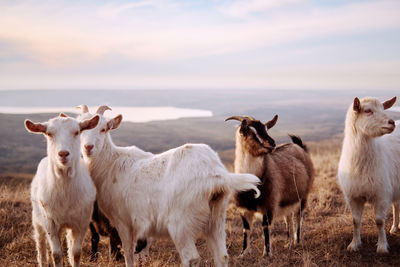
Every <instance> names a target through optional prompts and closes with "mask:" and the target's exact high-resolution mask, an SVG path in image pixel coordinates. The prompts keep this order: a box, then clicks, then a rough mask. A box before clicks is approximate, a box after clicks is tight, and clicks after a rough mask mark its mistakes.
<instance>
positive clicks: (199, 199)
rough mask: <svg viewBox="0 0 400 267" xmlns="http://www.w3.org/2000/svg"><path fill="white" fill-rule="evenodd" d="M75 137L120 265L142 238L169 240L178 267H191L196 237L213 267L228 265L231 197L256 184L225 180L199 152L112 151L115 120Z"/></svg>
mask: <svg viewBox="0 0 400 267" xmlns="http://www.w3.org/2000/svg"><path fill="white" fill-rule="evenodd" d="M107 109H109V108H108V107H106V106H101V107H99V109H98V111H97V113H98V114H99V115H100V122H99V124H98V126H97V127H96V128H94V129H93V130H91V131H87V132H86V133H85V134H84V135H82V137H81V139H82V145H81V147H82V154H83V155H84V159H85V161H86V163H87V164H88V167H89V170H90V173H91V176H92V179H93V181H94V183H95V185H96V188H97V192H98V196H97V201H98V204H99V208H100V209H101V211H102V212H104V213H105V215H106V216H107V217H108V218H109V219H110V221H111V223H112V224H113V225H114V226H115V227H116V228H117V230H118V233H119V235H120V237H121V240H122V247H123V249H124V252H125V263H126V265H127V266H133V261H134V257H133V254H134V245H135V244H136V243H138V244H139V243H141V244H143V243H145V240H146V239H147V238H149V237H161V236H169V237H171V239H172V240H173V242H174V244H175V246H176V249H177V250H178V252H179V255H180V257H181V260H182V263H183V266H184V267H186V266H196V265H198V264H199V262H200V256H199V254H198V252H197V249H196V246H195V240H196V237H197V236H198V235H199V234H204V235H205V237H206V239H207V243H208V246H209V248H210V251H211V253H212V254H213V258H214V262H215V265H216V266H217V267H219V266H227V265H228V253H227V250H226V240H225V239H226V233H225V217H226V209H227V205H228V200H229V196H230V195H231V193H236V192H238V191H246V190H251V189H253V190H254V191H255V192H256V195H255V197H258V196H259V194H260V192H259V190H258V189H257V184H258V183H259V182H260V180H259V179H258V178H257V177H256V176H254V175H251V174H231V173H228V171H227V170H226V168H225V167H224V165H223V164H222V162H221V160H220V159H219V157H218V155H217V154H216V153H215V152H214V151H213V150H212V149H211V148H210V147H209V146H207V145H204V144H186V145H183V146H181V147H177V148H174V149H171V150H168V151H166V152H164V153H161V154H156V155H154V154H152V153H149V152H145V151H143V150H141V149H139V148H137V147H136V146H131V147H117V146H115V145H114V143H113V142H112V139H111V137H110V135H109V131H110V130H112V129H116V128H117V127H118V126H119V125H120V123H121V121H122V116H121V115H118V116H116V117H115V118H113V119H110V120H108V119H106V118H105V117H103V116H102V114H103V113H104V111H105V110H107ZM90 116H92V115H91V114H90V113H88V112H87V113H84V114H82V115H80V119H85V118H87V117H90Z"/></svg>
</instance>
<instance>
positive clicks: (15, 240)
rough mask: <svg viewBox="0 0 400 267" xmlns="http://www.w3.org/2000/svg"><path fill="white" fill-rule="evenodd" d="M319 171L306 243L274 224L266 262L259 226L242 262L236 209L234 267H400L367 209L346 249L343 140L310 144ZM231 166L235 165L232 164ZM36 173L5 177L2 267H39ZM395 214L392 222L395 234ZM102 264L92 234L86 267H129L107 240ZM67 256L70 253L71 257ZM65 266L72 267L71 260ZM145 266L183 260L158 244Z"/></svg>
mask: <svg viewBox="0 0 400 267" xmlns="http://www.w3.org/2000/svg"><path fill="white" fill-rule="evenodd" d="M309 146H310V148H311V152H312V158H313V161H314V165H315V169H316V179H315V183H314V187H313V190H312V193H311V195H310V197H309V202H308V208H307V210H306V213H305V217H304V220H303V237H302V243H301V244H300V245H298V246H296V247H288V246H287V244H288V240H287V238H286V234H285V227H284V223H283V221H281V220H276V221H275V224H274V225H273V230H272V231H273V237H272V238H273V248H274V256H272V257H265V258H263V257H262V250H263V238H262V229H261V223H260V222H259V221H257V222H256V223H255V227H254V229H253V233H252V236H251V237H252V240H253V241H252V242H255V245H256V247H257V249H256V250H253V253H254V254H253V255H249V256H247V257H244V258H243V259H241V258H239V257H238V255H239V253H240V251H241V246H242V223H241V220H240V217H239V212H238V211H237V209H236V208H235V207H233V206H232V205H231V206H230V208H229V210H228V216H227V222H226V226H227V227H226V230H227V247H228V252H229V255H230V264H229V265H230V266H400V236H399V235H394V236H392V235H389V234H388V242H389V245H390V254H389V255H377V254H376V253H375V250H376V241H377V232H376V227H375V224H374V220H373V209H372V208H371V207H370V206H367V208H366V210H365V212H364V216H363V221H362V229H361V238H362V241H363V246H362V249H361V251H360V252H359V253H349V252H347V251H346V246H347V245H348V243H349V242H350V240H351V237H352V235H351V231H352V220H351V214H350V212H349V210H348V209H346V205H345V203H344V199H343V196H342V194H341V192H340V189H339V187H338V184H337V181H336V169H337V163H338V159H339V153H340V140H339V139H334V140H330V141H322V142H318V143H311V144H309ZM228 165H230V166H231V164H228ZM31 178H32V175H31V174H3V175H0V266H35V265H36V252H35V246H34V241H33V239H32V227H31V220H30V216H31V205H30V201H29V185H30V181H31ZM390 225H391V211H390V212H389V215H388V220H387V222H386V230H387V233H389V228H390ZM197 245H198V249H199V252H200V255H201V256H202V259H203V261H202V266H213V263H212V259H211V255H210V253H209V252H208V251H207V245H206V243H205V241H204V240H203V239H199V240H198V242H197ZM99 248H100V256H99V259H98V260H97V262H95V263H91V262H89V253H90V235H89V231H88V234H87V235H86V239H85V242H84V245H83V258H82V266H123V264H122V263H119V264H116V263H115V262H113V261H111V260H110V258H109V256H108V240H106V239H105V238H102V240H101V243H100V246H99ZM65 255H66V254H65ZM64 264H66V265H68V263H67V258H66V256H65V257H64ZM140 265H141V266H179V265H180V260H179V256H178V254H177V252H176V250H175V248H174V245H173V243H172V242H171V241H170V240H162V241H157V242H155V243H154V244H153V245H152V246H151V248H150V259H149V260H148V261H146V262H144V261H143V262H141V263H140Z"/></svg>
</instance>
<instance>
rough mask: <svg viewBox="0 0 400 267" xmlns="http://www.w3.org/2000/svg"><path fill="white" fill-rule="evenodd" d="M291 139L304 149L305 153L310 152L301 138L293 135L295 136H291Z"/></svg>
mask: <svg viewBox="0 0 400 267" xmlns="http://www.w3.org/2000/svg"><path fill="white" fill-rule="evenodd" d="M289 137H290V139H292V142H293V143H294V144H296V145H298V146H299V147H301V148H302V149H304V151H306V152H308V148H307V146H306V145H305V144H304V143H303V141H302V140H301V138H300V137H298V136H297V135H293V134H289Z"/></svg>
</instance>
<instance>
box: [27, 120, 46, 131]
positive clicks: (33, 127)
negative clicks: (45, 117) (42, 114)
mask: <svg viewBox="0 0 400 267" xmlns="http://www.w3.org/2000/svg"><path fill="white" fill-rule="evenodd" d="M25 128H26V129H27V130H28V132H31V133H38V134H41V133H46V131H47V125H46V124H42V123H33V122H31V121H30V120H25Z"/></svg>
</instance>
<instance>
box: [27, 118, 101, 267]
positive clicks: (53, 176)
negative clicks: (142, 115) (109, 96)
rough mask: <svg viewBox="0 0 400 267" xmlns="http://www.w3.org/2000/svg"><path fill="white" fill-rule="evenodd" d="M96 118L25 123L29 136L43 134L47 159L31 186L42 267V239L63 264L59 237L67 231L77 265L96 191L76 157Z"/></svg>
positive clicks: (44, 251)
mask: <svg viewBox="0 0 400 267" xmlns="http://www.w3.org/2000/svg"><path fill="white" fill-rule="evenodd" d="M98 121H99V116H95V117H93V118H91V119H88V120H84V121H81V122H78V121H77V120H76V119H74V118H69V117H67V116H66V115H64V114H60V117H57V118H53V119H51V120H49V121H48V122H45V123H33V122H31V121H30V120H25V127H26V129H27V130H28V131H29V132H32V133H39V134H44V135H45V136H46V139H47V157H45V158H43V159H42V160H41V161H40V163H39V166H38V169H37V172H36V174H35V177H34V178H33V181H32V184H31V201H32V225H33V229H34V237H35V241H36V248H37V252H38V256H37V259H38V262H39V266H41V267H42V266H46V261H47V248H46V237H47V240H48V242H49V244H50V249H51V252H52V257H53V262H54V265H55V266H62V265H63V263H62V250H61V242H60V234H61V231H62V230H63V228H68V233H67V240H68V249H69V250H68V254H69V262H70V264H71V265H72V266H79V261H80V256H81V247H82V241H83V238H84V236H85V233H86V231H87V228H88V226H89V222H90V217H91V215H92V210H93V203H94V200H95V198H96V188H95V186H94V184H93V182H92V180H91V178H90V176H89V172H88V170H87V167H86V166H85V165H84V163H83V162H82V161H81V157H80V150H79V147H80V138H79V134H80V133H81V132H83V131H84V130H89V129H92V128H94V127H96V125H97V123H98Z"/></svg>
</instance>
